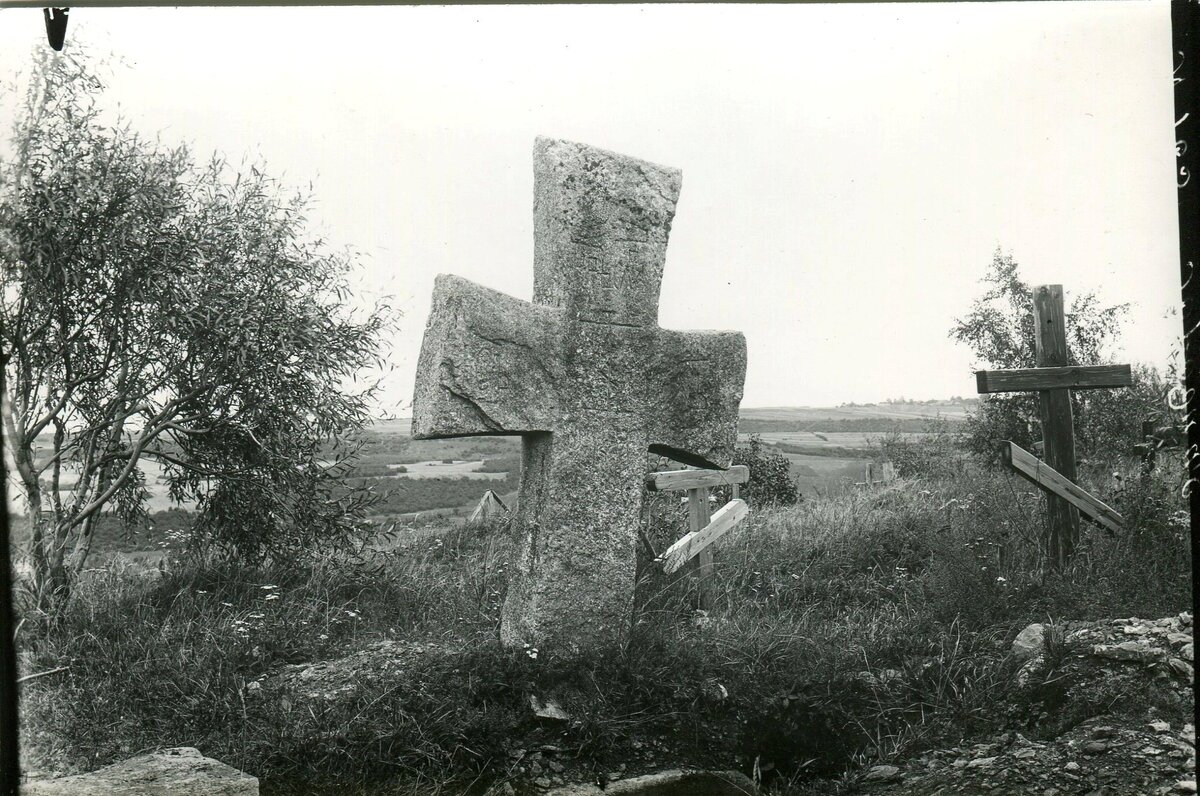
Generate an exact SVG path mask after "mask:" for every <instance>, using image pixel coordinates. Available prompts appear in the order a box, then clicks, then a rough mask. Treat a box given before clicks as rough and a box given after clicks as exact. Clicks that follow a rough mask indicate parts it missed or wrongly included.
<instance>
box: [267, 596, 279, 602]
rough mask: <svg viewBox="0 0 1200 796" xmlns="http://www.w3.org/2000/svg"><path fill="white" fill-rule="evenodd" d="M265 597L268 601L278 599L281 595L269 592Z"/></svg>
mask: <svg viewBox="0 0 1200 796" xmlns="http://www.w3.org/2000/svg"><path fill="white" fill-rule="evenodd" d="M263 599H264V600H267V601H268V602H269V601H271V600H278V599H279V595H278V594H268V595H267V596H266V597H263Z"/></svg>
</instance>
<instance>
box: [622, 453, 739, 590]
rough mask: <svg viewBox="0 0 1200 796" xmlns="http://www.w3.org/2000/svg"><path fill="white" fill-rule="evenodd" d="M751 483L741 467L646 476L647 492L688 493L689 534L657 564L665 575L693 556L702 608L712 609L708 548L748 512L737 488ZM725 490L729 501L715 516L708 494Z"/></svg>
mask: <svg viewBox="0 0 1200 796" xmlns="http://www.w3.org/2000/svg"><path fill="white" fill-rule="evenodd" d="M749 480H750V468H749V467H747V466H746V465H744V464H739V465H736V466H734V467H730V468H729V469H728V470H669V471H667V472H661V473H651V474H650V475H648V476H646V488H647V489H649V490H650V491H651V492H666V491H669V490H677V489H684V490H687V494H688V496H687V501H688V532H687V533H686V534H685V535H684V536H683V538H681V539H680V540H679V541H677V542H676V543H675V544H673V545H671V546H670V547H668V548H667V549H666V550H665V551H663V553H662V555H660V556H659V557H658V559H657V560H659V561H661V562H662V565H663V572H666V573H667V574H668V575H669V574H671V573H672V572H675V571H677V570H679V569H680V568H681V567H683V565H684V564H686V563H687V562H688V561H691V560H692V559H693V558H695V557H696V556H699V557H700V566H699V568H698V571H697V573H696V574H697V580H698V583H697V593H698V594H699V598H700V599H699V602H700V607H701V608H708V607H710V606H711V605H712V602H713V600H712V595H711V589H710V582H709V578H710V577H711V575H712V566H713V560H712V551H711V550H709V549H708V548H709V547H710V546H711V545H712V544H713V543H714V542H716V541H717V540H718V539H720V538H721V537H722V536H724V535H725V533H726V532H727V531H729V530H730V529H731V528H733V527H734V526H735V525H737V524H738V523H739V522H741V521H742V520H744V519H745V518H746V515H747V514H749V512H750V509H749V508H748V507H747V506H746V501H744V500H742V499H741V498H740V496H739V494H738V484H744V483H746V482H747V481H749ZM715 486H728V487H729V488H730V491H731V495H730V500H729V502H728V503H726V504H725V505H724V506H722V507H721V508H720V509H718V510H717V513H716V514H715V515H714V514H713V513H712V508H711V507H710V506H709V505H708V490H709V489H711V488H712V487H715Z"/></svg>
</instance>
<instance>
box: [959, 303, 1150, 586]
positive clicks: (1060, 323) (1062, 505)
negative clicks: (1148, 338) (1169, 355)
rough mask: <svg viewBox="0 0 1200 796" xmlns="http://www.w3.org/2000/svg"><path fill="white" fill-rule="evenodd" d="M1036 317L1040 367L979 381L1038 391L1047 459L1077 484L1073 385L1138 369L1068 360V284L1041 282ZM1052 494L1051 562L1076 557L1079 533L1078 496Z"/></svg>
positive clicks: (990, 387)
mask: <svg viewBox="0 0 1200 796" xmlns="http://www.w3.org/2000/svg"><path fill="white" fill-rule="evenodd" d="M1033 323H1034V345H1035V354H1036V360H1035V361H1036V363H1037V367H1034V368H1022V369H1020V370H981V371H977V372H976V374H975V379H976V386H977V388H978V391H979V392H980V393H981V394H982V393H995V392H1025V391H1037V392H1038V397H1039V399H1040V401H1041V421H1042V442H1043V459H1044V461H1045V463H1046V464H1047V465H1049V467H1050V468H1052V469H1053V470H1055V471H1057V473H1058V474H1060V475H1061V476H1063V478H1065V479H1066V480H1067V481H1069V482H1070V483H1072V484H1073V483H1075V481H1076V478H1077V475H1076V470H1075V426H1074V418H1073V417H1072V412H1071V390H1082V389H1093V388H1098V387H1129V386H1130V385H1132V384H1133V374H1132V371H1131V369H1130V367H1129V365H1068V364H1067V363H1068V362H1069V361H1070V356H1069V353H1068V351H1067V331H1066V313H1065V311H1064V310H1063V289H1062V285H1040V286H1038V287H1035V288H1034V289H1033ZM1013 447H1015V446H1013ZM1009 450H1010V451H1011V448H1009ZM1017 450H1020V449H1019V448H1018V449H1017ZM1010 456H1011V453H1010ZM1019 461H1020V457H1018V462H1019ZM1009 464H1010V466H1013V467H1014V469H1018V468H1017V467H1016V465H1015V464H1014V461H1013V460H1012V459H1009ZM1026 469H1027V468H1026ZM1018 472H1021V474H1022V475H1026V477H1029V476H1028V473H1027V472H1025V471H1024V470H1021V469H1018ZM1035 483H1038V482H1037V481H1035ZM1038 486H1041V487H1042V488H1043V489H1047V484H1044V483H1038ZM1085 494H1086V493H1085ZM1046 500H1047V503H1046V511H1047V520H1048V522H1047V538H1046V552H1047V555H1048V556H1049V560H1050V562H1051V564H1053V565H1055V566H1059V565H1061V564H1063V563H1064V562H1065V561H1066V560H1067V559H1069V558H1070V557H1071V554H1072V552H1073V551H1074V549H1075V544H1076V542H1077V541H1078V539H1079V513H1078V510H1077V509H1076V508H1075V506H1074V505H1072V501H1070V500H1068V499H1067V498H1065V497H1061V496H1060V495H1059V494H1056V492H1055V491H1054V490H1049V491H1047V494H1046ZM1077 505H1078V504H1077ZM1100 505H1103V504H1100ZM1105 508H1107V507H1105Z"/></svg>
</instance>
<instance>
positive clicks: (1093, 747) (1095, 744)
mask: <svg viewBox="0 0 1200 796" xmlns="http://www.w3.org/2000/svg"><path fill="white" fill-rule="evenodd" d="M1083 751H1084V753H1086V754H1089V755H1102V754H1104V753H1105V752H1107V751H1108V744H1107V743H1105V742H1104V741H1088V742H1087V743H1085V744H1084V745H1083Z"/></svg>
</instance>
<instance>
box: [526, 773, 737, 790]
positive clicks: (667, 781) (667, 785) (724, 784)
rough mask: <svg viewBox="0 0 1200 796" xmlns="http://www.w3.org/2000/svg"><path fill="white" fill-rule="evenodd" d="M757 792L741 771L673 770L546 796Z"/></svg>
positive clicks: (582, 786) (569, 786)
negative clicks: (602, 787)
mask: <svg viewBox="0 0 1200 796" xmlns="http://www.w3.org/2000/svg"><path fill="white" fill-rule="evenodd" d="M757 793H758V789H757V788H756V787H754V782H753V781H751V779H750V778H749V777H747V776H746V775H745V774H743V773H741V772H740V771H695V770H683V769H673V770H670V771H662V772H659V773H657V774H646V775H645V776H641V777H630V778H629V779H616V780H612V781H610V782H609V783H608V784H607V785H606V786H605V787H604V789H603V790H601V789H600V788H599V787H597V786H595V785H590V784H577V785H564V786H563V787H561V788H555V789H554V790H552V791H550V793H548V794H547V796H754V794H757Z"/></svg>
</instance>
